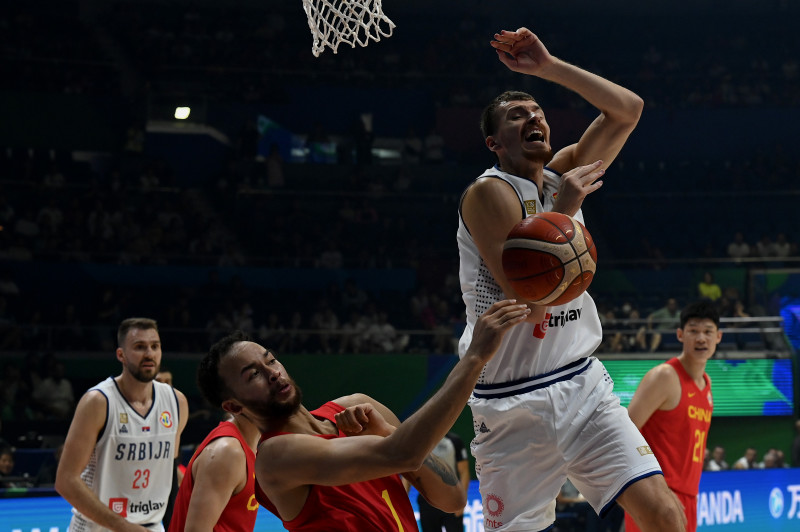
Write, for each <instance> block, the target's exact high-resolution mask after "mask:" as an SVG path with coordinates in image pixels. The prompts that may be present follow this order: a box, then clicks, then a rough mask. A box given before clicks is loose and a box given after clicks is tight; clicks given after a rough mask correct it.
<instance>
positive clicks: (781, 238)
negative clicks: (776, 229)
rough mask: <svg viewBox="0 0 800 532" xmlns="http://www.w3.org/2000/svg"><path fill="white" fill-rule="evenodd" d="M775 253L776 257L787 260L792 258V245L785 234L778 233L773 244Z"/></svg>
mask: <svg viewBox="0 0 800 532" xmlns="http://www.w3.org/2000/svg"><path fill="white" fill-rule="evenodd" d="M773 251H774V254H775V256H776V257H779V258H785V257H791V256H792V244H791V243H790V242H789V241H788V240H786V234H785V233H778V236H777V237H776V238H775V244H773Z"/></svg>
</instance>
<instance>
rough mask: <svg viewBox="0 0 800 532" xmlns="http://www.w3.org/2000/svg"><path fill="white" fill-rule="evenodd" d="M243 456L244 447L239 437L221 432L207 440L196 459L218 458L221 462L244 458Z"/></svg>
mask: <svg viewBox="0 0 800 532" xmlns="http://www.w3.org/2000/svg"><path fill="white" fill-rule="evenodd" d="M244 457H245V454H244V449H243V448H242V443H241V442H240V441H239V439H238V438H236V437H235V436H232V435H228V434H223V435H220V436H219V437H217V438H214V439H213V440H211V441H210V442H208V444H207V445H206V446H205V447H204V448H203V450H202V451H201V452H200V455H199V456H198V459H199V460H203V461H210V460H218V461H221V462H229V461H233V460H238V459H244Z"/></svg>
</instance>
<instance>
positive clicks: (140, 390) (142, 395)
mask: <svg viewBox="0 0 800 532" xmlns="http://www.w3.org/2000/svg"><path fill="white" fill-rule="evenodd" d="M115 380H116V382H117V387H118V388H119V391H120V392H121V393H122V396H123V397H124V398H125V400H126V401H128V403H129V404H130V405H131V406H132V407H133V408H134V409H136V410H137V411H140V410H144V411H145V412H146V411H147V410H149V409H150V406H151V405H152V404H153V381H148V382H142V381H140V380H138V379H136V378H134V377H133V376H132V375H129V374H127V373H123V374H122V375H120V376H118V377H117V378H116V379H115Z"/></svg>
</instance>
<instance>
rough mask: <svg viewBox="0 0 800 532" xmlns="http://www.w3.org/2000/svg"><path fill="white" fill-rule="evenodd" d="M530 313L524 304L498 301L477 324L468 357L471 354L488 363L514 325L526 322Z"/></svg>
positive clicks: (505, 300) (508, 300)
mask: <svg viewBox="0 0 800 532" xmlns="http://www.w3.org/2000/svg"><path fill="white" fill-rule="evenodd" d="M530 313H531V310H530V309H529V308H528V306H527V305H526V304H524V303H522V304H520V303H517V302H516V300H513V299H504V300H502V301H498V302H497V303H495V304H494V305H492V306H491V307H489V308H488V309H487V310H486V312H484V313H483V314H482V315H481V317H480V318H478V321H477V322H475V330H474V331H473V332H472V343H470V344H469V349H467V355H469V354H470V353H471V354H472V355H475V356H478V357H479V358H481V359H482V360H483V361H484V362H488V361H489V360H490V359H491V358H492V357H493V356H494V354H495V353H496V352H497V350H498V349H499V348H500V342H502V340H503V335H505V333H506V332H507V331H508V330H510V329H511V327H513V326H514V325H517V324H518V323H522V322H523V321H525V318H527V317H528V314H530Z"/></svg>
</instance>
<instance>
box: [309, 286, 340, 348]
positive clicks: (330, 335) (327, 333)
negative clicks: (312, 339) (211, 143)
mask: <svg viewBox="0 0 800 532" xmlns="http://www.w3.org/2000/svg"><path fill="white" fill-rule="evenodd" d="M311 327H312V328H313V329H317V340H318V342H319V349H320V350H321V351H322V352H323V353H332V352H333V341H334V339H335V338H336V337H335V336H334V335H335V333H336V331H337V330H338V329H339V318H338V317H337V316H336V313H334V312H333V309H332V308H331V306H330V304H328V301H327V300H325V299H323V300H321V301H320V302H319V306H318V308H317V310H316V312H314V314H313V315H312V316H311Z"/></svg>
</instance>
